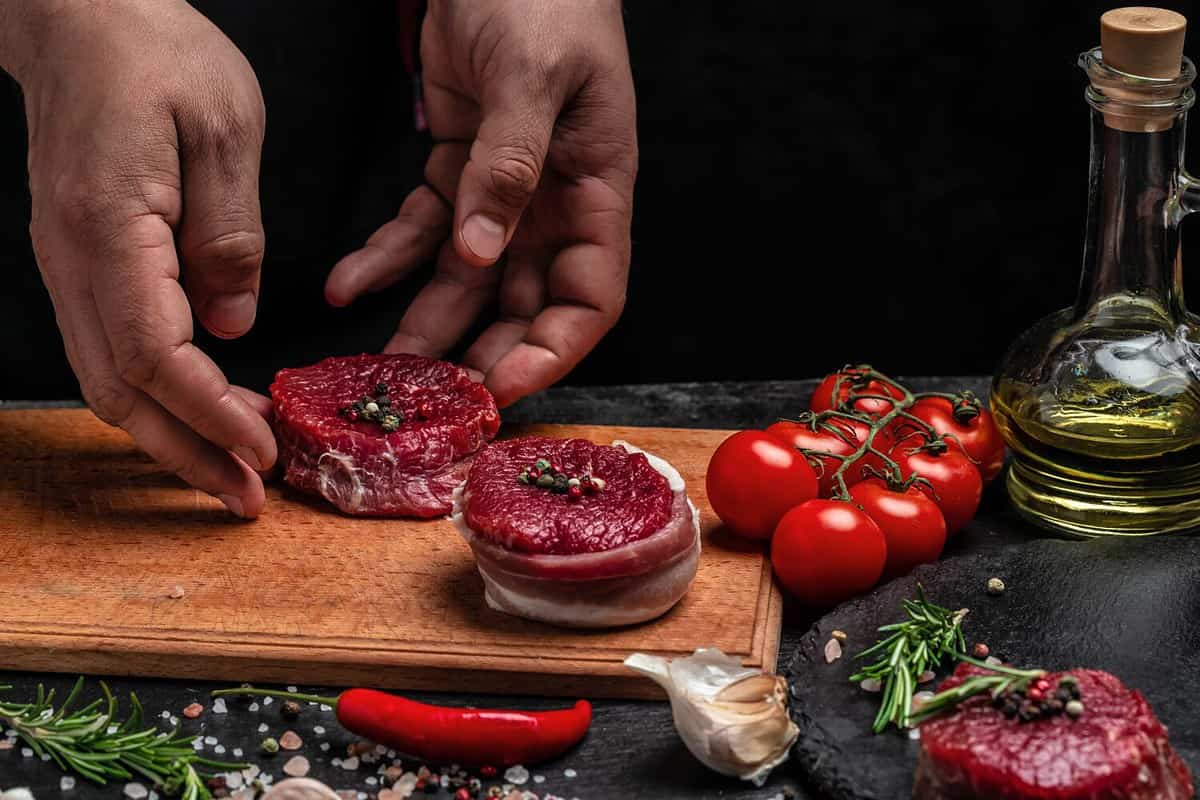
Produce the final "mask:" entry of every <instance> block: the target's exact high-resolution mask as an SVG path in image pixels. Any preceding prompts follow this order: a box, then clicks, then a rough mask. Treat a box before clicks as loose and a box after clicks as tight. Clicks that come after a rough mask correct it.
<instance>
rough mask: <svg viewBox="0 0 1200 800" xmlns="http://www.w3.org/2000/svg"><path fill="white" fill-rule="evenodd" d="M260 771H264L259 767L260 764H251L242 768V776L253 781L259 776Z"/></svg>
mask: <svg viewBox="0 0 1200 800" xmlns="http://www.w3.org/2000/svg"><path fill="white" fill-rule="evenodd" d="M260 772H262V770H261V769H259V767H258V764H251V765H250V766H248V767H246V768H245V769H244V770H242V777H243V778H245V779H246V780H248V781H252V780H254V779H255V778H257V777H258V774H259V773H260Z"/></svg>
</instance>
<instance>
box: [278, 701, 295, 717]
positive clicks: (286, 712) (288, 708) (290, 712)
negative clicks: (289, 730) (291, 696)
mask: <svg viewBox="0 0 1200 800" xmlns="http://www.w3.org/2000/svg"><path fill="white" fill-rule="evenodd" d="M279 713H280V714H281V715H282V716H283V717H284V718H285V719H295V718H296V717H298V716H300V704H299V703H297V702H296V701H295V700H284V701H283V702H282V703H280V704H279Z"/></svg>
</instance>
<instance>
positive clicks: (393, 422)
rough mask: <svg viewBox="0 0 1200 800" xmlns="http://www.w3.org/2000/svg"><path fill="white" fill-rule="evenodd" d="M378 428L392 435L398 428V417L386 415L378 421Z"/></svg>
mask: <svg viewBox="0 0 1200 800" xmlns="http://www.w3.org/2000/svg"><path fill="white" fill-rule="evenodd" d="M379 426H380V427H381V428H383V429H384V431H386V432H387V433H394V432H395V431H397V430H399V428H400V417H398V416H396V415H395V414H388V415H387V416H386V417H384V418H383V420H381V421H380V423H379Z"/></svg>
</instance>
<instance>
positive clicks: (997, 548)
mask: <svg viewBox="0 0 1200 800" xmlns="http://www.w3.org/2000/svg"><path fill="white" fill-rule="evenodd" d="M909 385H910V386H912V387H913V388H914V389H916V390H933V389H939V390H947V389H957V388H960V387H966V388H972V389H974V390H975V391H976V392H978V393H980V394H981V396H982V395H986V388H987V382H986V380H985V379H980V378H973V379H968V378H942V379H936V378H916V379H912V380H911V381H909ZM813 386H814V383H813V382H812V381H793V382H774V383H703V384H695V383H693V384H670V385H645V386H624V387H621V386H617V387H594V388H588V387H564V388H558V389H552V390H549V391H547V392H544V393H542V394H540V395H537V396H535V397H531V398H527V399H526V400H524V401H522V402H521V403H519V404H517V405H516V406H514V407H512V408H510V409H508V410H506V411H505V412H504V418H505V420H506V421H507V422H581V423H583V422H591V423H608V424H618V425H659V426H678V427H705V428H738V427H746V426H762V425H765V424H767V423H769V422H770V421H772V420H774V419H775V418H777V417H780V416H789V415H791V414H794V413H796V412H798V411H801V410H803V409H804V408H805V407H806V405H807V399H808V395H809V394H810V393H811V391H812V388H813ZM17 405H18V404H17V403H0V408H10V407H16V406H17ZM1002 495H1003V493H1002V491H1000V490H999V488H998V487H993V488H992V490H990V491H989V492H988V494H987V496H986V497H985V501H984V506H983V508H982V509H981V511H980V514H979V516H978V517H977V518H976V520H975V521H974V522H973V523H972V524H971V525H970V527H969V528H968V530H967V531H966V532H965V533H963V534H962V535H960V536H959V537H956V540H955V542H954V544H953V545H952V547H951V554H962V553H967V552H983V553H999V552H1003V551H1004V549H1005V548H1006V547H1007V546H1008V545H1010V544H1013V543H1020V542H1024V541H1027V540H1028V539H1029V538H1031V537H1032V536H1034V535H1035V534H1034V533H1033V532H1032V530H1031V529H1030V528H1029V527H1028V526H1026V525H1025V524H1024V523H1021V522H1019V521H1017V520H1016V519H1015V518H1013V517H1011V515H1010V514H1009V513H1008V512H1007V511H1006V506H1005V504H1004V502H1003V497H1002ZM246 580H253V576H246ZM0 613H2V612H0ZM815 616H816V615H814V614H812V613H811V612H809V611H806V610H805V609H802V608H798V607H796V606H795V605H794V604H790V603H789V604H788V605H787V606H786V607H785V619H784V630H783V642H782V647H781V652H780V665H781V667H782V666H786V665H789V664H792V663H793V660H794V656H795V654H796V653H797V652H798V651H799V650H800V648H801V646H802V641H803V638H804V635H805V632H806V631H807V630H808V628H809V626H810V625H811V624H812V622H813V620H814V618H815ZM696 644H697V646H702V645H704V644H705V643H704V642H696ZM1148 646H1149V645H1148ZM71 680H72V676H66V675H61V676H42V675H31V674H20V673H7V674H4V673H0V681H2V682H4V683H11V684H13V688H12V689H11V690H9V691H7V692H6V693H5V695H6V696H8V697H11V698H13V699H18V698H25V697H28V696H30V695H31V694H32V693H33V692H34V691H35V688H36V684H37V683H38V682H39V681H45V682H46V683H47V684H48V685H53V686H56V687H60V689H61V688H64V687H67V686H68V685H69V683H70V681H71ZM110 683H111V685H112V687H113V689H114V690H116V691H118V692H128V691H130V690H133V691H136V692H137V693H138V696H139V698H140V699H141V700H142V702H143V703H144V705H145V706H146V708H147V710H148V713H149V714H150V715H152V716H156V715H159V714H161V712H162V711H168V712H170V713H172V714H176V715H178V713H179V712H180V711H181V710H182V709H183V708H184V706H186V705H188V704H189V703H191V702H193V701H194V700H196V701H199V702H202V703H204V704H205V705H206V706H207V705H210V703H209V701H208V699H207V697H206V695H207V692H208V691H209V690H210V689H212V688H216V686H215V685H214V684H206V683H203V682H199V681H171V680H152V679H142V678H128V679H126V678H118V679H114V680H111V681H110ZM300 688H301V689H302V690H305V691H321V690H320V689H319V688H318V687H305V686H302V687H300ZM838 688H839V689H840V691H842V692H843V693H845V687H838ZM333 691H336V690H326V692H327V693H332V692H333ZM411 696H414V697H417V698H419V699H423V700H427V701H434V702H443V703H453V704H464V705H499V704H505V705H510V706H527V707H553V706H555V705H559V704H560V703H559V702H558V701H548V700H542V699H539V698H510V697H504V698H498V697H489V696H476V695H465V694H449V695H447V694H442V695H437V694H432V693H428V692H424V693H412V695H411ZM845 696H847V697H852V693H848V694H846V695H845ZM832 697H833V696H831V702H832ZM870 716H871V715H870V714H866V715H865V716H862V718H861V720H860V719H858V715H852V714H848V715H847V720H846V722H845V725H847V726H849V727H853V728H855V729H858V728H865V726H866V724H867V722H868V721H869V719H870ZM183 722H184V729H185V731H187V732H189V733H191V732H197V733H201V734H203V735H205V736H214V737H216V738H217V739H218V740H219V742H220V743H221V744H222V745H223V746H224V747H225V748H226V751H227V752H226V756H228V755H229V753H230V752H232V750H233V748H235V747H238V748H242V749H243V751H244V752H246V753H248V754H250V756H251V758H252V760H254V761H255V762H256V763H258V764H260V765H261V766H262V767H263V768H264V769H268V770H269V771H271V772H272V773H273V774H274V775H276V777H277V778H278V777H279V775H280V768H281V766H282V764H283V762H284V761H285V760H286V758H283V757H280V756H275V757H274V758H272V759H264V758H260V757H258V756H257V755H254V754H255V751H256V749H257V747H258V744H259V743H260V742H261V740H262V738H263V737H264V736H266V735H268V734H267V733H259V732H258V730H257V729H258V726H259V725H260V724H264V723H265V724H266V725H267V726H268V729H269V735H272V736H278V735H279V734H280V733H282V732H283V731H284V730H286V729H288V728H289V727H291V728H293V729H294V730H296V732H297V733H299V734H300V736H301V737H303V738H304V740H305V745H304V748H303V749H302V750H301V751H300V752H301V753H302V754H304V755H305V756H306V757H308V758H309V759H310V761H311V762H312V764H313V770H312V773H311V774H312V775H313V776H314V777H318V778H321V779H322V780H325V781H327V782H328V783H330V784H331V785H332V786H333V787H334V788H338V789H341V788H351V787H354V788H358V789H360V790H363V791H371V790H374V789H377V788H378V787H371V786H368V785H367V784H366V783H365V779H366V778H367V777H368V775H370V774H372V773H373V771H374V770H373V769H372V770H370V771H368V770H367V769H365V768H363V769H360V770H359V771H357V772H353V773H351V772H346V771H344V770H342V769H339V768H336V767H334V766H333V765H332V764H331V759H332V758H333V757H334V756H340V755H343V754H344V753H345V748H346V746H347V745H348V744H350V743H351V742H353V741H355V737H353V736H351V735H350V734H347V733H345V732H343V731H342V730H340V729H339V727H338V726H337V724H336V721H335V719H334V716H333V714H332V713H331V712H321V711H320V709H319V708H315V707H313V708H310V707H307V706H306V707H305V709H304V712H303V715H302V717H301V719H300V720H299V721H298V722H296V723H294V724H292V725H287V724H284V721H283V720H282V719H281V718H280V716H279V704H278V703H275V704H272V705H271V706H267V707H260V708H259V710H258V711H257V712H250V711H249V710H247V708H246V707H245V706H240V705H237V704H236V703H233V702H230V703H229V712H228V713H227V714H225V715H216V714H212V713H211V712H208V713H205V714H204V716H202V717H201V718H200V719H198V720H195V721H189V720H184V721H183ZM314 725H320V726H322V727H324V728H325V734H324V735H318V734H316V733H314V731H313V726H314ZM321 741H326V742H328V743H329V745H330V748H329V750H328V751H327V752H326V751H322V750H320V749H319V745H320V743H321ZM205 752H206V753H207V754H209V755H210V756H211V755H212V753H213V748H212V747H207V748H205ZM564 769H574V770H575V771H576V772H577V773H578V774H577V776H576V777H574V778H570V779H568V778H566V777H565V776H564V775H563V770H564ZM531 771H532V772H533V773H534V774H540V775H544V776H545V777H546V780H545V782H544V783H541V784H534V783H532V782H531V783H530V784H528V785H527V787H526V788H529V789H532V790H533V791H536V792H537V793H538V794H539V795H541V794H544V793H546V792H550V793H553V794H556V795H561V796H564V797H567V798H571V797H578V798H581V800H602V799H603V798H655V799H656V800H670V799H672V798H731V799H733V800H738V799H740V798H744V799H745V800H751V799H753V800H766V799H767V798H772V797H775V796H776V795H778V794H779V793H781V792H783V791H785V790H791V791H793V792H795V793H796V794H797V796H798V797H800V798H819V797H822V796H823V795H822V794H820V793H814V792H812V791H810V790H808V789H806V788H805V787H804V784H805V778H804V775H803V772H802V771H801V770H800V769H799V767H798V765H797V763H796V761H795V760H792V761H789V762H788V763H787V764H785V765H784V766H783V767H781V768H780V769H778V770H776V771H775V773H774V774H773V775H772V777H771V780H770V781H769V782H768V783H767V785H766V786H764V787H762V788H760V789H756V788H754V787H752V786H750V785H748V784H744V783H741V782H739V781H736V780H731V779H725V778H721V777H720V776H717V775H714V774H713V773H711V772H709V771H708V770H706V769H705V768H704V767H703V766H701V765H700V764H699V763H698V762H696V761H695V760H694V759H693V758H692V757H691V755H690V754H689V753H688V752H687V750H686V749H685V748H684V747H683V745H682V744H681V743H680V742H679V740H678V738H677V737H676V736H675V733H674V729H673V727H672V722H671V714H670V710H669V707H668V706H667V704H666V703H648V702H617V701H602V702H599V703H597V704H596V713H595V720H594V722H593V725H592V729H591V732H590V733H589V735H588V738H587V739H586V740H585V741H584V743H583V744H582V746H580V747H579V748H578V749H576V750H575V751H573V752H571V753H568V754H567V755H566V756H564V757H563V758H561V759H558V760H557V761H555V762H553V763H550V764H544V765H539V766H538V767H536V768H533V769H531ZM60 775H61V773H60V772H59V771H58V770H57V768H55V767H54V766H53V765H51V764H43V763H41V762H40V761H37V760H36V759H24V758H22V757H21V756H20V754H19V751H17V750H13V751H7V752H0V787H11V786H29V787H31V788H32V789H33V791H34V793H35V795H36V796H38V797H39V798H42V797H56V796H58V793H59V788H58V787H59V778H60ZM119 795H120V789H119V787H114V786H109V787H106V788H103V789H98V788H93V787H91V786H84V785H83V784H82V782H81V783H80V785H79V787H78V788H76V789H75V790H74V791H73V792H72V793H70V794H69V795H66V796H67V797H69V798H72V799H73V798H79V800H92V798H113V797H118V796H119ZM430 797H434V798H440V797H448V795H445V794H441V795H430Z"/></svg>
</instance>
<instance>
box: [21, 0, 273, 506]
mask: <svg viewBox="0 0 1200 800" xmlns="http://www.w3.org/2000/svg"><path fill="white" fill-rule="evenodd" d="M5 5H6V6H7V9H0V65H2V66H3V67H4V68H5V69H6V70H7V71H8V72H9V73H10V74H11V75H13V77H15V78H16V79H17V81H18V82H19V83H20V85H21V88H22V90H23V93H24V97H25V110H26V117H27V120H28V125H29V183H30V191H31V193H32V196H33V214H32V222H31V224H30V232H31V234H32V237H33V245H34V251H35V253H36V255H37V260H38V266H39V267H40V269H41V272H42V278H43V280H44V281H45V284H46V288H47V290H48V291H49V293H50V298H51V300H52V301H53V303H54V309H55V313H56V315H57V319H58V325H59V328H60V330H61V331H62V335H63V341H64V343H65V345H66V351H67V357H68V358H69V359H70V362H71V366H72V368H73V369H74V370H75V374H76V376H77V377H78V378H79V382H80V385H81V387H82V389H83V396H84V399H85V400H86V401H87V403H88V405H89V406H90V407H91V408H92V410H93V411H94V412H95V413H96V415H97V416H99V417H100V418H101V419H103V420H105V421H106V422H108V423H110V424H113V425H119V426H120V427H122V428H124V429H125V430H126V431H128V432H129V434H130V435H131V436H132V437H133V439H134V440H135V441H136V442H137V444H138V445H139V446H140V447H142V448H143V449H144V450H145V451H146V452H147V453H149V454H150V455H151V456H152V457H153V458H155V459H156V460H157V461H158V462H159V463H160V464H162V465H163V466H164V467H165V468H167V469H170V470H172V471H174V472H176V473H178V474H179V475H180V476H181V477H182V478H184V480H186V481H188V482H189V483H191V484H192V485H194V486H196V487H197V488H199V489H203V490H204V491H207V492H210V493H212V494H213V495H216V496H217V497H218V498H220V499H221V500H222V501H223V502H224V503H225V504H226V506H228V507H229V508H230V509H231V510H232V511H233V512H234V513H236V514H238V515H240V516H244V517H253V516H256V515H257V514H258V513H259V512H260V511H261V510H262V507H263V504H264V502H265V496H264V494H263V485H262V480H261V479H260V478H259V476H258V474H257V473H256V472H255V470H265V469H268V468H269V467H271V466H272V465H273V464H274V462H275V458H276V449H275V439H274V436H273V435H272V433H271V429H270V426H269V425H268V424H267V422H266V420H265V418H264V417H265V415H266V413H268V412H269V409H270V403H269V401H267V400H266V398H263V397H261V396H260V395H256V394H254V393H252V392H249V391H247V390H244V389H241V388H238V387H231V386H230V385H229V383H228V381H227V380H226V379H225V376H224V375H223V374H222V373H221V370H220V369H219V368H218V367H217V365H216V364H215V363H213V361H212V360H211V359H209V358H208V357H207V356H206V355H205V354H204V353H202V352H201V351H200V350H199V349H198V348H197V347H196V346H195V345H194V344H193V343H192V333H193V331H192V313H193V310H194V311H195V314H196V317H197V318H198V319H199V320H200V322H201V323H202V324H203V325H204V326H205V327H206V328H207V329H208V330H210V331H212V332H213V333H214V334H216V335H218V336H223V337H236V336H240V335H241V334H243V333H245V332H246V331H247V330H248V329H249V328H250V326H251V325H252V324H253V322H254V316H255V309H256V306H257V299H258V286H259V266H260V264H261V261H262V254H263V247H264V237H263V230H262V222H261V219H260V213H259V200H258V170H259V157H260V152H261V147H262V137H263V126H264V110H263V101H262V95H261V93H260V91H259V87H258V81H257V79H256V78H255V76H254V72H253V70H252V69H251V67H250V65H249V63H248V62H247V61H246V59H245V58H244V57H243V56H242V54H241V53H240V52H239V51H238V49H237V48H236V47H235V46H234V45H233V43H232V42H230V41H229V39H227V38H226V37H225V36H224V35H223V34H222V33H221V32H220V31H219V30H218V29H217V28H216V27H215V26H214V25H212V24H211V23H210V22H209V21H208V20H206V19H205V18H204V17H203V16H201V15H200V14H199V13H197V12H196V11H194V10H193V9H192V8H191V7H190V6H189V5H187V4H186V3H185V2H183V0H109V1H108V2H99V3H97V2H84V1H81V0H29V2H26V3H13V4H5ZM181 266H182V276H181V271H180V270H181ZM13 344H14V345H16V346H19V343H13Z"/></svg>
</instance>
